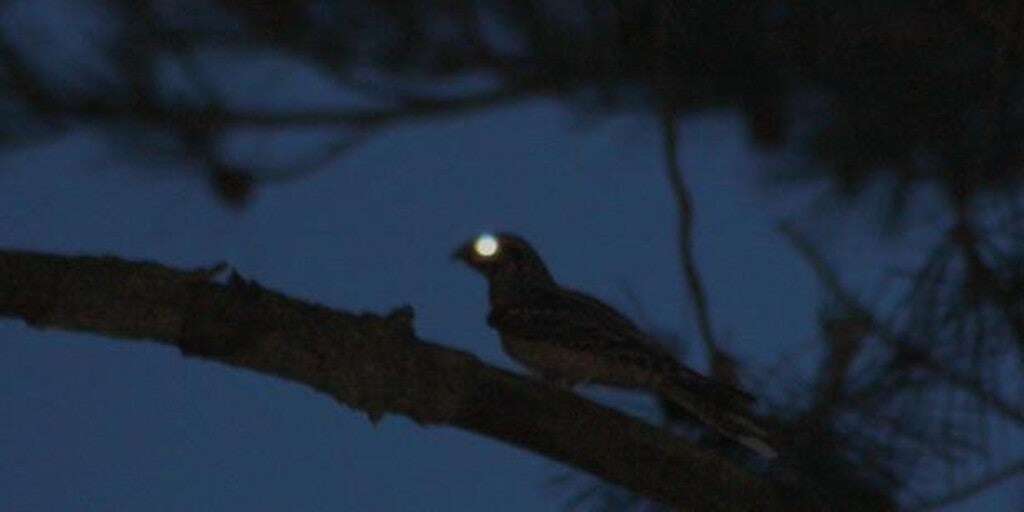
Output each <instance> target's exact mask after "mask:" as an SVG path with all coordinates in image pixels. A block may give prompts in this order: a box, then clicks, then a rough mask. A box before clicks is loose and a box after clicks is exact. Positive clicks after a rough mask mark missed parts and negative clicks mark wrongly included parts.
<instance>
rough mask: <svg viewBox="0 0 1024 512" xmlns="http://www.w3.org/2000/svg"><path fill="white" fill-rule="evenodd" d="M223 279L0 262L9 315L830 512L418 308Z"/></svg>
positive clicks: (730, 500)
mask: <svg viewBox="0 0 1024 512" xmlns="http://www.w3.org/2000/svg"><path fill="white" fill-rule="evenodd" d="M221 268H223V265H222V266H219V267H214V268H213V269H198V270H193V271H179V270H175V269H171V268H168V267H165V266H162V265H159V264H155V263H139V262H128V261H125V260H121V259H118V258H114V257H64V256H57V255H48V254H40V253H31V252H21V251H0V316H6V317H11V318H21V319H23V320H25V321H26V322H27V323H28V324H29V325H32V326H35V327H39V328H58V329H64V330H69V331H79V332H89V333H94V334H99V335H104V336H109V337H115V338H122V339H131V340H141V339H149V340H154V341H157V342H160V343H166V344H169V345H175V346H177V347H179V348H180V349H181V350H182V352H183V353H184V354H185V355H186V356H194V357H202V358H206V359H213V360H217V361H220V362H222V363H225V364H228V365H231V366H236V367H241V368H247V369H251V370H256V371H259V372H263V373H267V374H271V375H276V376H279V377H283V378H286V379H289V380H292V381H296V382H301V383H304V384H307V385H309V386H311V387H313V388H314V389H316V390H318V391H321V392H324V393H326V394H328V395H330V396H332V397H334V398H335V399H336V400H337V401H338V402H340V403H342V404H345V405H347V406H349V407H352V408H354V409H358V410H361V411H364V412H366V413H367V414H368V415H369V416H370V418H371V420H374V421H376V420H377V419H379V418H380V417H381V416H382V415H383V414H387V413H391V414H400V415H404V416H407V417H409V418H411V419H413V420H415V421H416V422H418V423H420V424H423V425H449V426H453V427H457V428H461V429H463V430H467V431H470V432H475V433H477V434H480V435H484V436H487V437H491V438H494V439H497V440H501V441H504V442H506V443H509V444H512V445H515V446H518V447H520V448H523V449H526V450H529V451H532V452H535V453H537V454H540V455H544V456H546V457H548V458H551V459H553V460H556V461H560V462H564V463H566V464H569V465H571V466H575V467H577V468H580V469H582V470H585V471H588V472H590V473H592V474H594V475H596V476H598V477H600V478H603V479H605V480H608V481H610V482H614V483H617V484H620V485H622V486H625V487H627V488H629V489H631V490H633V491H635V492H637V493H639V494H643V495H646V496H649V497H651V498H654V499H657V500H659V501H662V502H664V503H666V504H668V505H671V506H673V507H676V508H679V509H686V510H715V511H731V510H814V509H820V508H821V507H817V506H815V505H814V504H812V503H811V502H810V501H807V500H806V499H804V498H801V497H799V496H794V491H793V490H789V491H782V490H781V489H780V488H778V487H776V486H775V485H774V484H772V483H769V482H767V481H765V480H762V479H761V478H758V477H755V476H753V475H751V474H750V473H748V472H746V471H744V470H741V469H739V468H737V467H736V466H734V465H733V464H732V463H731V462H729V461H728V460H726V459H724V458H723V457H721V456H719V455H717V454H715V453H712V452H709V451H707V450H704V449H701V448H698V447H696V446H694V445H692V444H691V443H689V442H688V441H686V440H684V439H682V438H679V437H676V436H673V435H671V434H670V433H668V432H666V431H664V430H660V429H658V428H655V427H653V426H650V425H648V424H646V423H643V422H641V421H638V420H636V419H634V418H631V417H628V416H625V415H623V414H621V413H618V412H616V411H614V410H611V409H608V408H606V407H603V406H600V405H598V404H595V403H592V402H590V401H588V400H585V399H583V398H580V397H579V396H577V395H575V394H572V393H570V392H567V391H564V390H561V389H558V388H555V387H552V386H549V385H547V384H544V383H542V382H539V381H534V380H531V379H526V378H523V377H520V376H518V375H515V374H512V373H509V372H507V371H504V370H501V369H498V368H495V367H492V366H489V365H485V364H483V363H481V362H480V361H479V360H478V359H477V358H476V357H474V356H472V355H470V354H467V353H465V352H461V351H458V350H453V349H449V348H445V347H442V346H440V345H436V344H433V343H429V342H426V341H423V340H421V339H419V338H417V337H416V335H415V333H414V331H413V326H412V310H411V308H408V307H405V308H400V309H398V310H396V311H394V312H392V313H390V314H389V315H387V316H378V315H373V314H360V315H355V314H351V313H347V312H343V311H335V310H331V309H328V308H326V307H323V306H319V305H315V304H310V303H307V302H303V301H299V300H296V299H292V298H288V297H286V296H284V295H281V294H279V293H276V292H273V291H270V290H267V289H265V288H263V287H261V286H260V285H258V284H256V283H254V282H251V281H247V280H245V279H242V278H241V277H239V276H238V275H237V274H235V273H234V272H232V273H231V276H230V278H229V279H228V280H227V282H226V283H225V284H221V283H218V282H216V281H214V278H215V277H216V274H217V273H218V272H219V270H220V269H221Z"/></svg>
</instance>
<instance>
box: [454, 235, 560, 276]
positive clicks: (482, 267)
mask: <svg viewBox="0 0 1024 512" xmlns="http://www.w3.org/2000/svg"><path fill="white" fill-rule="evenodd" d="M452 257H453V258H455V259H457V260H460V261H462V262H463V263H465V264H467V265H469V266H470V267H472V268H473V269H475V270H476V271H477V272H480V273H481V274H483V275H484V277H486V278H487V279H488V280H490V281H491V282H492V283H493V282H494V280H495V279H496V278H497V279H501V278H511V279H523V280H529V281H532V282H534V283H535V284H542V283H548V282H551V274H549V273H548V269H547V266H545V265H544V261H543V260H541V259H540V256H538V255H537V252H536V251H534V250H533V247H530V244H529V243H527V242H526V240H524V239H523V238H522V237H519V236H516V235H512V234H508V233H499V234H496V235H492V234H488V233H484V234H482V235H480V236H477V237H476V238H473V239H472V240H469V241H467V242H466V243H464V244H462V245H461V246H459V248H458V249H456V250H455V252H454V253H453V254H452Z"/></svg>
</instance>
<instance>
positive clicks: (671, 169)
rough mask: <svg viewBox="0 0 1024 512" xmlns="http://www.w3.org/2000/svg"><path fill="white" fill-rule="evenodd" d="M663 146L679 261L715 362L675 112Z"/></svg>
mask: <svg viewBox="0 0 1024 512" xmlns="http://www.w3.org/2000/svg"><path fill="white" fill-rule="evenodd" d="M662 114H663V115H662V119H661V121H662V135H663V138H662V142H663V144H664V148H665V171H666V175H667V177H668V182H669V185H670V186H671V188H672V195H673V197H675V200H676V206H677V207H678V213H679V257H680V260H681V261H682V265H683V274H684V278H685V283H684V284H685V286H686V287H687V289H689V290H690V296H691V298H692V300H693V307H694V310H695V312H696V316H697V328H698V330H699V331H700V339H701V341H702V342H703V343H704V348H705V349H706V350H707V352H708V356H709V357H710V358H712V360H714V358H715V357H716V356H717V355H718V353H719V350H718V343H717V341H716V340H715V333H714V329H713V327H712V324H711V315H710V313H709V312H708V299H707V294H706V293H705V291H704V284H703V282H702V281H701V278H700V272H699V271H698V270H697V264H696V262H694V258H693V201H692V199H691V196H690V191H689V190H687V188H686V183H685V182H684V181H683V170H682V167H681V166H680V165H679V159H678V140H679V134H678V129H677V126H676V119H675V115H674V114H673V113H672V112H671V111H666V112H663V113H662Z"/></svg>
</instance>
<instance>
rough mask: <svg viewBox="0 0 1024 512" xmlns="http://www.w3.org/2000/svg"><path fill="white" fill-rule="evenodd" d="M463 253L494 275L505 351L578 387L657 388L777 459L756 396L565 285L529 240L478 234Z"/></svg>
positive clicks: (496, 317)
mask: <svg viewBox="0 0 1024 512" xmlns="http://www.w3.org/2000/svg"><path fill="white" fill-rule="evenodd" d="M482 240H483V241H484V242H485V243H483V245H481V241H482ZM492 242H493V243H492ZM492 249H493V253H491V254H487V253H488V252H491V250H492ZM455 257H456V258H458V259H460V260H462V261H464V262H465V263H466V264H468V265H469V266H470V267H472V268H474V269H475V270H477V271H479V272H480V273H481V274H483V275H484V277H486V278H487V281H488V283H489V285H490V303H491V312H490V314H489V315H488V317H487V323H488V324H489V325H490V326H491V327H494V328H495V329H496V330H497V331H498V333H499V334H500V335H501V342H502V347H503V348H504V349H505V352H506V353H508V354H509V356H511V357H512V358H514V359H515V360H517V361H518V362H520V363H522V364H523V365H524V366H526V367H527V368H528V369H529V370H530V371H531V372H533V373H536V374H538V375H540V376H542V377H543V378H545V379H547V380H549V381H552V382H556V383H559V384H562V385H568V386H570V387H571V386H573V385H576V384H579V383H588V382H591V383H598V384H605V385H610V386H617V387H623V388H629V389H640V390H647V391H651V392H653V393H656V394H658V395H661V396H663V397H665V398H666V399H667V400H669V401H671V402H672V403H675V404H677V405H679V406H681V407H683V408H684V409H685V410H687V411H689V412H690V413H691V414H692V415H694V416H696V417H697V418H699V419H700V420H701V421H703V422H704V423H706V424H707V425H708V426H710V427H712V428H714V429H715V430H716V431H718V432H719V433H721V434H723V435H725V436H726V437H728V438H730V439H733V440H734V441H736V442H739V443H741V444H743V445H744V446H747V447H749V448H751V449H753V450H755V451H757V452H758V453H761V454H762V455H764V456H767V457H774V456H775V451H774V450H773V449H772V448H771V447H770V446H769V444H768V443H767V442H766V441H765V440H764V439H765V437H766V435H765V432H764V430H763V429H761V428H760V427H758V426H757V425H756V424H755V423H754V422H753V421H751V420H750V419H749V418H748V417H747V415H746V411H747V409H748V406H749V405H750V403H751V402H752V400H753V399H752V397H751V396H750V395H748V394H747V393H744V392H742V391H740V390H738V389H735V388H733V387H731V386H728V385H725V384H721V383H718V382H715V381H713V380H710V379H708V378H706V377H704V376H702V375H700V374H698V373H696V372H694V371H693V370H690V369H689V368H686V367H685V366H683V365H681V364H679V362H678V361H676V359H675V358H674V357H673V356H672V354H670V353H669V352H668V351H666V350H665V349H663V348H661V347H660V346H658V345H656V344H654V343H652V342H651V341H650V339H649V337H648V336H646V335H645V334H644V333H643V332H642V331H641V330H640V329H638V328H637V327H636V326H635V325H634V324H633V322H631V321H629V320H628V319H627V318H626V317H624V316H623V315H622V314H620V313H619V312H618V311H616V310H615V309H613V308H611V307H609V306H607V305H606V304H604V303H602V302H601V301H599V300H597V299H595V298H592V297H589V296H587V295H584V294H582V293H580V292H576V291H573V290H569V289H566V288H562V287H561V286H559V285H558V284H557V283H556V282H555V280H554V279H553V278H552V277H551V273H550V272H549V271H548V269H547V266H546V265H544V262H543V261H542V260H541V258H540V256H539V255H538V254H537V253H536V251H534V250H533V248H532V247H530V245H529V244H528V243H527V242H526V241H525V240H523V239H522V238H520V237H518V236H515V235H511V234H499V235H495V236H493V237H492V238H489V239H487V238H477V239H474V240H471V241H469V242H467V243H466V244H465V245H463V246H461V247H460V248H459V249H458V250H457V251H456V252H455Z"/></svg>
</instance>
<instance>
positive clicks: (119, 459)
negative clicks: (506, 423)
mask: <svg viewBox="0 0 1024 512" xmlns="http://www.w3.org/2000/svg"><path fill="white" fill-rule="evenodd" d="M226 72H227V71H226ZM254 89H259V88H254ZM306 97H307V99H308V97H309V96H306ZM324 98H325V99H324V100H325V101H327V99H326V93H325V96H324ZM253 101H256V100H253ZM682 137H683V140H682V145H681V156H682V164H683V168H684V170H685V172H686V173H687V179H688V181H689V184H690V186H691V190H692V192H693V195H694V197H695V201H696V205H695V206H696V209H697V233H696V237H697V238H696V244H697V258H698V264H699V265H700V268H701V271H702V272H703V275H704V278H705V284H706V286H707V288H708V289H709V293H710V299H711V305H712V308H713V309H712V312H713V318H714V321H715V323H716V328H717V330H718V332H719V333H720V335H721V336H722V337H723V338H724V339H725V340H726V342H727V343H728V347H729V348H730V349H731V350H732V351H734V352H735V353H737V354H739V355H740V358H741V360H743V361H748V362H751V363H753V364H755V365H758V366H771V365H774V364H777V363H779V361H780V360H781V361H783V362H784V364H789V365H800V364H809V363H810V362H811V361H813V358H812V356H811V355H801V354H804V353H808V352H813V350H815V347H816V344H815V342H814V336H815V325H814V315H815V312H816V310H817V306H818V301H819V299H820V292H819V289H818V286H817V284H816V282H815V279H814V277H813V276H812V275H811V273H810V272H809V271H808V270H807V268H806V267H805V265H804V264H803V262H802V261H801V260H800V259H799V257H798V256H797V254H796V252H795V251H793V250H792V249H790V248H789V247H788V246H787V245H786V243H785V241H784V240H783V239H782V237H780V236H779V235H778V234H777V233H776V231H775V225H776V223H777V222H778V221H779V220H780V218H781V217H782V216H783V215H786V214H788V213H792V212H794V211H806V210H800V209H799V208H798V205H799V203H800V200H801V197H798V194H796V193H788V194H787V193H783V192H782V191H780V190H779V189H769V188H766V187H765V186H764V183H763V180H762V179H760V176H761V175H762V174H761V173H762V171H763V169H764V166H765V164H766V162H765V161H764V160H763V159H761V157H758V156H757V155H756V153H755V152H753V151H752V150H751V148H750V146H749V144H748V142H747V138H746V131H745V127H744V126H743V123H742V122H741V120H740V118H739V117H737V116H734V115H732V114H731V113H730V112H727V111H718V112H707V113H704V114H701V115H698V116H695V117H692V118H688V119H687V120H686V121H685V122H684V124H683V125H682ZM659 140H660V139H659V135H658V132H657V128H656V125H655V123H653V121H652V120H651V119H649V118H646V117H642V116H623V117H613V118H610V119H609V120H608V121H607V122H602V123H599V124H594V125H588V126H585V127H581V126H580V119H579V117H578V116H577V115H576V114H574V113H572V112H570V111H568V110H566V109H564V108H563V107H562V106H561V105H559V104H557V103H554V102H551V101H546V100H534V101H527V102H521V103H517V104H513V105H509V106H506V107H502V108H499V109H493V110H488V111H483V112H480V113H477V114H474V115H469V116H464V117H459V118H451V119H446V120H435V121H428V122H422V123H416V124H403V125H398V126H396V127H394V128H393V129H390V130H386V131H384V132H381V133H379V134H378V135H377V136H375V137H373V138H371V139H368V140H367V141H366V142H365V143H363V144H361V145H359V146H358V147H356V148H355V149H353V150H352V151H351V152H349V153H347V154H345V155H344V156H343V157H341V158H339V159H337V160H335V161H333V162H331V163H330V164H328V165H325V166H324V167H323V169H322V170H320V171H318V172H315V173H310V174H307V175H304V176H302V177H301V178H298V179H295V180H291V181H282V182H276V183H274V184H272V185H269V186H266V187H262V188H259V189H258V191H257V194H256V197H255V199H254V200H253V201H252V202H251V203H249V204H248V205H247V206H246V208H244V209H243V210H241V211H235V210H232V209H229V208H225V207H224V206H223V205H222V203H220V202H219V200H218V199H217V198H216V197H214V196H213V194H212V193H211V192H210V190H209V187H208V186H207V183H206V181H205V179H204V178H203V176H202V175H201V174H199V173H198V172H192V173H189V172H184V171H181V170H180V169H179V170H178V171H172V170H168V169H166V168H163V169H157V170H154V169H153V168H151V167H152V166H150V165H147V163H146V162H145V161H144V157H143V159H140V158H135V159H134V160H126V159H123V158H121V155H120V154H119V152H120V151H121V150H122V149H121V147H120V146H117V145H113V146H111V145H107V144H106V143H105V142H104V139H103V138H102V137H101V136H100V135H99V134H97V133H94V132H88V131H79V132H75V133H74V134H72V135H70V136H68V137H66V138H63V139H61V140H59V141H56V142H54V143H53V144H50V145H46V146H41V147H36V148H32V149H27V150H24V151H20V152H16V153H6V154H4V155H3V156H2V157H0V225H2V226H3V229H2V230H0V247H4V248H16V249H30V250H37V251H46V252H53V253H59V254H90V255H101V254H111V255H116V256H120V257H124V258H128V259H141V260H152V261H157V262H160V263H163V264H166V265H170V266H174V267H179V268H187V267H194V266H200V265H210V264H212V263H215V262H217V261H226V262H228V263H230V264H231V265H232V266H233V267H234V268H235V269H237V270H238V271H239V272H240V273H241V274H242V275H243V276H245V277H247V278H251V279H255V280H257V281H258V282H260V283H261V284H263V285H264V286H267V287H269V288H272V289H275V290H278V291H280V292H282V293H285V294H287V295H290V296H293V297H297V298H301V299H306V300H312V301H315V302H319V303H322V304H325V305H327V306H330V307H334V308H339V309H344V310H349V311H371V312H377V313H383V312H386V311H388V310H390V309H392V308H394V307H396V306H399V305H402V304H406V303H407V304H410V305H412V306H413V307H414V308H415V311H416V329H417V332H418V333H419V334H420V335H421V336H422V337H423V338H425V339H429V340H434V341H438V342H440V343H443V344H446V345H450V346H454V347H457V348H460V349H463V350H467V351H469V352H472V353H474V354H476V355H478V356H479V357H481V358H482V359H484V360H485V361H488V362H490V363H493V364H496V365H498V366H502V367H507V368H512V369H515V370H516V371H520V370H519V369H518V368H517V367H516V365H515V364H514V363H512V362H511V361H510V360H509V359H508V358H507V357H506V356H505V355H504V354H502V352H501V350H500V348H499V346H498V339H497V336H496V335H495V333H494V332H493V331H491V330H490V329H489V328H488V327H487V326H486V324H485V315H486V288H485V283H484V281H483V280H482V279H481V278H480V277H479V276H477V275H476V274H474V273H472V272H470V271H469V270H468V269H466V268H463V267H460V266H458V265H456V264H454V263H453V262H452V261H451V260H450V258H449V254H450V253H451V250H452V249H453V248H454V247H455V246H456V245H457V244H458V243H460V242H462V241H464V240H465V239H467V238H468V237H470V236H473V235H475V234H477V233H479V232H480V231H483V230H501V231H513V232H518V233H520V234H523V235H524V236H526V237H527V238H528V239H529V240H531V241H532V242H533V244H534V245H535V246H536V248H537V249H538V250H539V251H540V252H541V254H542V255H543V256H544V257H545V259H546V260H547V262H548V265H549V266H550V267H551V269H552V271H553V272H554V274H555V276H556V278H557V279H558V280H560V281H561V282H562V283H564V284H567V285H569V286H572V287H574V288H578V289H581V290H585V291H587V292H590V293H592V294H594V295H596V296H598V297H601V298H603V299H606V300H607V301H608V302H610V303H611V304H614V305H616V306H618V307H620V308H622V309H623V310H624V311H626V312H627V313H629V315H630V316H632V317H633V318H635V319H638V320H641V321H642V323H644V324H645V326H647V327H656V328H658V329H662V330H671V331H676V332H679V333H681V334H682V335H683V336H684V338H685V339H686V340H694V339H695V329H694V328H693V322H692V321H691V319H690V318H689V317H688V316H684V315H683V311H689V309H688V308H689V306H688V303H687V302H686V300H687V299H686V297H685V296H684V295H683V293H682V286H681V281H680V273H679V265H678V258H677V246H676V243H677V241H676V211H675V205H674V203H673V202H672V198H671V195H670V192H669V189H668V187H667V184H666V182H665V175H664V168H663V157H662V153H661V149H660V147H659V145H658V141H659ZM282 147H283V150H285V151H284V152H285V153H287V151H286V150H287V149H288V148H287V144H284V143H283V146H282ZM278 149H282V148H278ZM805 195H806V194H805ZM844 211H845V210H844ZM864 224H865V223H864V222H862V219H859V218H856V219H853V220H849V219H840V214H836V216H834V217H832V218H831V219H826V220H823V221H821V222H820V223H819V225H818V226H817V230H816V233H817V235H818V236H817V239H818V240H821V241H823V242H824V243H826V244H827V245H826V247H827V248H828V252H829V254H830V256H832V257H833V258H834V260H835V261H836V262H837V263H838V264H839V265H840V268H843V269H845V270H846V271H847V273H846V274H845V275H846V276H847V277H848V278H849V280H850V281H849V282H850V283H851V284H852V285H854V287H856V288H858V289H862V290H865V291H866V292H871V291H877V290H876V288H877V286H875V287H874V288H873V287H872V286H873V285H876V284H877V282H878V280H877V278H878V275H877V273H875V272H874V271H872V270H871V269H872V268H873V265H876V264H878V263H879V262H883V261H893V260H892V258H893V253H894V252H898V251H896V249H894V248H893V247H891V246H889V247H888V248H887V249H885V250H884V251H883V249H880V248H879V247H880V246H879V245H878V243H876V242H874V240H876V239H877V238H878V237H877V233H874V232H871V231H869V230H867V229H865V228H864ZM812 227H814V226H812ZM886 251H887V252H886ZM887 258H888V260H887ZM627 290H628V292H627ZM630 295H632V296H633V297H635V300H634V299H633V298H631V297H630ZM868 295H870V293H868ZM688 359H689V360H690V362H691V363H692V364H693V365H694V366H695V367H697V368H701V369H703V368H704V367H705V366H704V361H703V354H701V353H700V352H699V350H698V349H697V347H696V345H693V350H691V351H690V356H689V357H688ZM583 392H584V393H585V394H588V395H591V396H596V397H598V398H599V399H601V400H610V401H611V403H614V404H616V405H617V406H620V407H622V408H624V409H626V410H629V411H632V412H634V413H636V414H647V413H649V412H650V410H651V408H652V405H651V403H649V402H647V401H646V400H644V399H641V398H639V397H637V396H633V395H626V394H614V395H612V394H609V393H603V392H595V391H594V390H584V391H583ZM759 393H762V394H763V393H764V391H761V390H759ZM768 398H769V399H770V398H771V397H770V396H769V397H768ZM0 411H2V414H0V460H2V461H3V463H0V508H2V509H3V510H18V511H21V510H183V511H184V510H196V509H204V510H280V509H289V510H311V511H314V510H480V509H485V510H510V511H512V510H560V504H561V502H562V500H563V499H564V498H565V496H566V495H567V493H568V492H569V490H570V489H569V488H565V487H562V488H558V487H553V486H551V485H549V482H548V481H549V480H550V479H551V478H553V477H557V476H559V475H562V474H564V472H565V471H566V468H564V467H562V466H560V465H559V464H557V463H554V462H552V461H549V460H546V459H542V458H540V457H538V456H535V455H533V454H531V453H527V452H524V451H521V450H519V449H515V448H512V447H509V446H505V445H502V444H499V443H498V442H495V441H492V440H490V439H485V438H481V437H477V436H475V435H472V434H469V433H465V432H462V431H457V430H454V429H449V428H441V427H433V428H423V427H420V426H417V425H415V424H414V423H412V422H410V421H407V420H405V419H403V418H400V417H394V416H388V417H385V419H384V420H383V421H382V422H381V423H380V424H379V425H377V426H376V427H374V426H373V425H372V424H371V423H370V422H369V421H368V420H367V418H366V416H365V415H363V414H360V413H357V412H354V411H352V410H350V409H347V408H344V407H341V406H339V405H338V404H337V403H336V402H334V401H332V400H331V399H329V398H328V397H326V396H324V395H320V394H317V393H315V392H313V391H312V390H310V389H308V388H306V387H303V386H299V385H296V384H293V383H289V382H284V381H281V380H278V379H276V378H271V377H267V376H263V375H259V374H255V373H252V372H248V371H243V370H239V369H236V368H230V367H226V366H222V365H219V364H214V363H210V362H206V361H202V360H196V359H186V358H184V357H182V356H181V354H180V353H179V352H178V351H177V350H176V349H171V348H168V347H166V346H163V345H160V344H156V343H150V342H126V341H112V340H109V339H105V338H101V337H96V336H90V335H84V334H72V333H67V332H61V331H39V330H35V329H31V328H29V327H27V326H25V325H24V324H23V323H22V322H20V321H14V320H9V319H3V320H0ZM583 481H584V480H579V481H578V482H583ZM1017 498H1019V495H1018V494H1016V493H1015V492H1014V491H1013V490H1012V489H1007V488H1006V487H1002V488H999V490H997V491H994V492H990V493H987V494H985V495H983V496H981V497H979V498H977V499H974V500H972V501H970V502H968V503H964V504H961V505H958V506H956V507H953V508H952V509H951V510H994V509H1003V508H1006V507H1009V506H1010V503H1012V502H1013V501H1012V500H1015V499H1017Z"/></svg>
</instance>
